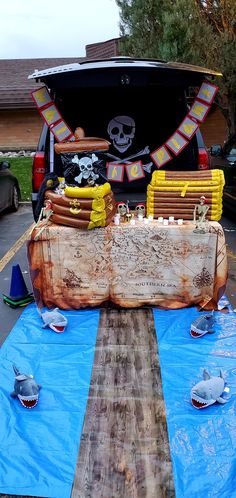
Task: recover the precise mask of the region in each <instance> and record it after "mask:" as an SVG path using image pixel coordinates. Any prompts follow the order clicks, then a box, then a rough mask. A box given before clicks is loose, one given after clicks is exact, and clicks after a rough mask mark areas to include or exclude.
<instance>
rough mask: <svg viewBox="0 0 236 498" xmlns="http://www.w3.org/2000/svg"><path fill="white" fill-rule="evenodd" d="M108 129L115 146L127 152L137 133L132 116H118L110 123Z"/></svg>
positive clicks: (120, 150)
mask: <svg viewBox="0 0 236 498" xmlns="http://www.w3.org/2000/svg"><path fill="white" fill-rule="evenodd" d="M107 131H108V134H109V137H110V139H111V140H112V143H113V146H114V147H115V148H116V149H117V150H118V151H119V152H120V153H123V152H125V151H126V150H127V149H128V148H129V147H130V146H131V144H132V141H133V138H134V135H135V122H134V120H133V118H131V117H130V116H116V117H115V118H113V119H111V121H110V122H109V123H108V127H107Z"/></svg>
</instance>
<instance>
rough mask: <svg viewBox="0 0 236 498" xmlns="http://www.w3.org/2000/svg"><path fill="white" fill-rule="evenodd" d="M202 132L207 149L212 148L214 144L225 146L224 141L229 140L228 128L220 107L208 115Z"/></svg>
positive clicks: (202, 126)
mask: <svg viewBox="0 0 236 498" xmlns="http://www.w3.org/2000/svg"><path fill="white" fill-rule="evenodd" d="M200 130H201V132H202V136H203V139H204V142H205V145H206V147H211V145H213V144H221V145H223V144H224V141H225V140H226V139H227V134H228V128H227V124H226V121H225V118H224V116H223V114H222V112H221V111H220V109H219V107H216V108H215V109H214V110H212V112H210V113H209V114H208V116H207V118H206V121H205V122H204V123H202V125H201V127H200Z"/></svg>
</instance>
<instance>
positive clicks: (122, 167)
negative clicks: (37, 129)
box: [32, 81, 218, 182]
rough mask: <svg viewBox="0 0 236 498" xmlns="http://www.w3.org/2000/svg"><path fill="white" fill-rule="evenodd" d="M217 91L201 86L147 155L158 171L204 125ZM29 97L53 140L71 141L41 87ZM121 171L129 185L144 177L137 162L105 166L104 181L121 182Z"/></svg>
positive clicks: (65, 125) (205, 82) (211, 86)
mask: <svg viewBox="0 0 236 498" xmlns="http://www.w3.org/2000/svg"><path fill="white" fill-rule="evenodd" d="M217 91H218V86H216V85H213V84H212V83H209V82H207V81H204V82H203V83H202V85H201V87H200V89H199V91H198V94H197V96H196V98H195V100H194V102H193V105H192V107H191V109H190V110H189V112H188V113H187V115H186V117H185V118H184V120H183V121H182V123H181V124H180V125H179V127H178V128H177V130H176V131H175V133H173V135H172V136H171V137H170V138H169V139H168V140H166V142H165V143H164V144H163V145H161V146H160V147H158V148H157V149H156V150H154V151H153V152H152V153H151V154H150V156H151V158H152V160H153V162H154V163H155V165H156V167H157V168H158V169H159V168H161V167H162V166H164V164H166V163H167V162H168V161H170V160H171V159H172V158H173V154H174V155H176V156H177V155H178V154H180V152H181V151H182V150H183V149H184V148H185V147H186V146H187V145H188V144H189V141H190V140H191V139H192V137H193V136H194V134H195V133H196V131H197V130H198V128H199V126H200V124H201V123H203V122H204V121H205V119H206V116H207V114H208V112H209V110H210V107H211V104H212V102H213V100H214V98H215V95H216V93H217ZM32 97H33V99H34V101H35V103H36V106H37V108H38V110H39V112H40V114H41V116H42V118H43V119H44V121H45V122H46V123H47V125H48V126H49V128H50V130H51V131H52V133H53V134H54V136H55V138H56V140H57V141H58V142H63V141H65V140H70V141H72V140H75V136H74V134H73V132H72V131H71V129H70V128H69V126H68V125H67V124H66V122H65V121H64V120H63V118H62V116H61V114H60V112H59V111H58V109H57V108H56V105H55V104H54V102H53V100H52V98H51V96H50V94H49V92H48V90H47V88H46V87H42V88H39V89H37V90H34V91H33V92H32ZM125 171H126V174H127V177H128V181H130V182H131V181H134V180H139V179H141V178H143V177H144V176H145V173H144V170H143V167H142V162H141V161H136V162H133V163H128V164H125V163H124V164H122V163H117V164H114V162H112V163H107V179H108V180H109V181H111V182H112V181H115V182H122V181H123V178H124V172H125Z"/></svg>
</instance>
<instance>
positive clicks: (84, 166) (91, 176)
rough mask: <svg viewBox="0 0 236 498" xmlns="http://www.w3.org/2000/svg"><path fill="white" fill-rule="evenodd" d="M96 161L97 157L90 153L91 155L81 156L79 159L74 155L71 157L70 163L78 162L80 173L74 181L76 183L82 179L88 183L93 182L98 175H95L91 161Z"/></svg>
mask: <svg viewBox="0 0 236 498" xmlns="http://www.w3.org/2000/svg"><path fill="white" fill-rule="evenodd" d="M97 161H98V157H97V156H96V155H95V154H92V157H82V158H81V159H79V158H78V156H77V155H75V156H74V157H73V159H72V163H74V164H78V166H79V169H80V174H79V175H78V176H76V177H75V181H76V182H77V183H81V182H82V180H83V179H84V180H87V182H88V183H91V180H92V182H95V180H97V178H99V175H96V173H94V171H93V163H95V162H97Z"/></svg>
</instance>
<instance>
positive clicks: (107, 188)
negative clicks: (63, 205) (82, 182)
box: [65, 182, 111, 199]
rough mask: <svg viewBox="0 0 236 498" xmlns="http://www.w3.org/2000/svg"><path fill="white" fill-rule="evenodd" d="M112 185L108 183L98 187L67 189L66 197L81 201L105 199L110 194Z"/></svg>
mask: <svg viewBox="0 0 236 498" xmlns="http://www.w3.org/2000/svg"><path fill="white" fill-rule="evenodd" d="M110 192H111V185H110V183H108V182H106V183H104V184H103V185H98V186H96V187H66V188H65V195H66V196H67V197H75V198H81V199H103V197H105V195H107V194H110Z"/></svg>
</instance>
